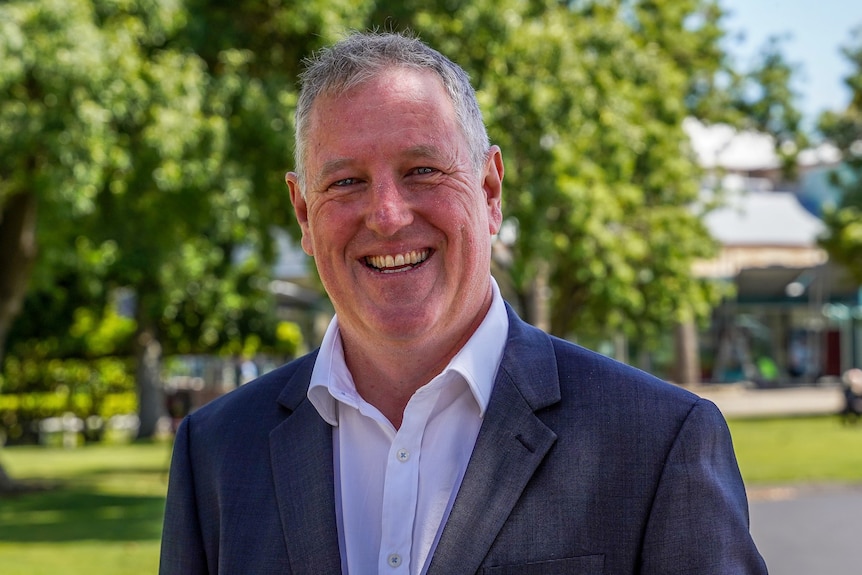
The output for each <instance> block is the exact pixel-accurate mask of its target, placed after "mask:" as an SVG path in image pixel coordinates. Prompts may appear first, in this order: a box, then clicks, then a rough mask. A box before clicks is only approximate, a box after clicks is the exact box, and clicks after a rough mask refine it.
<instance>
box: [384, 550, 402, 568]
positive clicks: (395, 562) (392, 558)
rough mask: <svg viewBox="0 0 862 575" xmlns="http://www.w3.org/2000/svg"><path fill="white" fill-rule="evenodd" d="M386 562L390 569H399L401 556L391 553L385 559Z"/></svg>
mask: <svg viewBox="0 0 862 575" xmlns="http://www.w3.org/2000/svg"><path fill="white" fill-rule="evenodd" d="M386 562H387V563H388V564H389V566H390V567H400V566H401V555H399V554H398V553H392V554H391V555H389V557H387V558H386Z"/></svg>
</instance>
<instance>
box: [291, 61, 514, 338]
mask: <svg viewBox="0 0 862 575" xmlns="http://www.w3.org/2000/svg"><path fill="white" fill-rule="evenodd" d="M308 128H309V129H308V146H307V150H308V153H307V160H306V165H305V170H306V185H307V189H305V190H300V189H299V187H298V183H297V180H296V176H295V174H288V176H287V183H288V186H289V188H290V195H291V200H292V201H293V204H294V208H295V210H296V214H297V218H298V220H299V223H300V226H301V227H302V246H303V249H304V250H305V251H306V252H307V253H308V254H310V255H312V256H314V258H315V261H316V264H317V269H318V272H319V274H320V277H321V280H322V281H323V285H324V287H325V288H326V291H327V293H328V294H329V296H330V298H331V300H332V302H333V305H334V306H335V310H336V312H337V314H338V317H339V322H340V325H341V327H342V331H343V334H344V335H346V336H347V337H349V338H351V339H352V340H353V341H354V342H356V341H361V342H362V343H363V344H383V343H385V342H387V341H389V342H395V341H401V342H417V343H421V342H429V343H430V342H432V341H437V342H440V341H446V339H445V338H451V341H452V343H453V344H455V343H458V342H459V341H460V342H461V343H463V341H465V340H466V337H468V336H469V335H470V333H472V330H473V329H475V327H476V326H477V325H478V322H479V321H481V318H482V317H483V316H484V313H485V311H486V310H487V307H488V305H489V304H490V298H491V295H490V294H491V292H490V283H489V265H490V257H491V236H492V235H493V234H495V233H497V231H498V229H499V226H500V222H501V219H502V214H501V211H500V192H501V181H502V177H503V165H502V160H501V157H500V151H499V149H498V148H496V147H494V148H493V149H492V151H491V153H490V154H489V156H488V160H487V162H486V165H485V167H484V169H482V170H481V172H480V173H477V172H476V170H475V168H474V167H473V165H472V164H471V162H470V154H469V150H468V149H467V143H466V141H465V138H464V136H463V135H462V131H461V129H460V127H459V125H458V122H457V121H456V118H455V112H454V109H453V106H452V104H451V102H450V100H449V98H448V97H447V95H446V92H445V90H444V88H443V85H442V83H441V82H440V80H439V79H438V78H437V76H436V75H434V74H433V73H431V72H427V71H417V70H411V69H406V68H396V69H392V70H389V71H387V72H384V73H382V74H380V75H378V76H376V77H375V78H372V79H371V80H368V81H367V82H365V83H363V84H361V85H360V86H358V87H356V88H354V89H352V90H351V91H349V92H348V93H346V94H344V95H342V96H340V97H337V98H330V97H320V98H318V100H317V101H316V102H315V104H314V107H313V109H312V114H311V118H310V122H309V126H308ZM301 192H305V198H303V197H302V195H301ZM468 331H469V332H470V333H465V332H468Z"/></svg>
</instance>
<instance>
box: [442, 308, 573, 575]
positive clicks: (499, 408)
mask: <svg viewBox="0 0 862 575" xmlns="http://www.w3.org/2000/svg"><path fill="white" fill-rule="evenodd" d="M507 307H508V306H507ZM508 312H509V337H508V340H507V343H506V351H505V353H504V355H503V360H502V362H501V364H500V370H499V372H498V374H497V379H496V381H495V383H494V391H493V393H492V395H491V400H490V403H489V405H488V411H487V413H486V414H485V421H484V422H483V424H482V428H481V430H480V432H479V437H478V438H477V439H476V446H475V448H474V449H473V455H472V456H471V459H470V463H469V465H468V466H467V471H466V473H465V475H464V480H463V482H462V483H461V488H460V489H459V491H458V495H457V496H456V498H455V503H454V504H453V506H452V512H451V514H450V515H449V519H448V521H447V522H446V526H445V527H444V529H443V532H442V534H441V536H440V541H439V543H438V545H437V548H436V550H435V551H434V555H433V557H432V560H431V564H430V566H429V568H428V575H435V574H438V575H458V574H472V573H475V572H476V571H477V570H478V568H479V566H480V565H481V563H482V561H483V560H484V558H485V556H486V555H487V553H488V550H489V549H490V547H491V545H492V544H493V542H494V540H495V538H496V537H497V534H498V533H499V531H500V529H501V528H502V527H503V525H504V523H505V522H506V519H507V518H508V516H509V514H510V513H511V511H512V509H513V507H514V506H515V504H516V503H517V501H518V499H519V498H520V496H521V493H522V492H523V490H524V488H525V486H526V485H527V483H528V482H529V480H530V478H531V477H532V476H533V473H534V472H535V470H536V468H537V467H538V466H539V464H540V463H541V462H542V460H543V459H544V457H545V455H546V454H547V452H548V450H549V449H550V448H551V446H552V445H553V444H554V442H555V441H556V438H557V436H556V434H555V433H554V432H553V431H551V430H550V429H549V428H548V427H547V426H545V424H544V423H543V422H542V421H541V420H540V419H539V418H538V417H536V415H535V413H534V412H535V411H536V410H538V409H541V408H543V407H547V406H548V405H551V404H553V403H556V402H558V401H559V399H560V388H559V380H558V378H557V366H556V359H555V356H554V350H553V347H552V344H551V341H550V339H549V338H548V336H547V335H546V334H544V333H542V332H540V331H538V330H536V329H535V328H533V327H531V326H529V325H527V324H526V323H524V322H523V321H521V320H520V319H519V318H518V317H517V316H516V315H514V313H513V312H512V310H511V309H508Z"/></svg>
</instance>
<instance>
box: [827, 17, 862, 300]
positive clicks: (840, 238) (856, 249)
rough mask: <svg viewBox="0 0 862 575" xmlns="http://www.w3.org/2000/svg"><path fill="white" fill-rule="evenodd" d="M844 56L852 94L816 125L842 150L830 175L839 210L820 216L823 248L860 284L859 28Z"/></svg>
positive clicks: (861, 99)
mask: <svg viewBox="0 0 862 575" xmlns="http://www.w3.org/2000/svg"><path fill="white" fill-rule="evenodd" d="M843 52H844V55H845V56H846V57H847V59H848V60H850V62H851V63H852V66H853V69H852V71H851V73H850V74H849V75H848V76H847V78H845V80H844V82H845V84H846V85H847V87H848V88H850V93H851V94H852V96H851V100H850V103H849V104H848V106H847V109H845V110H843V111H839V112H834V111H831V112H826V113H824V114H823V115H822V116H821V118H820V122H819V127H820V131H821V132H822V133H823V134H824V135H825V136H826V138H827V139H828V140H829V141H831V142H832V143H834V144H835V145H836V146H837V147H838V148H839V149H840V150H841V153H842V156H843V164H844V166H845V167H846V169H845V170H836V171H835V172H833V173H832V174H831V178H832V183H833V184H835V185H836V186H838V187H839V188H840V189H841V190H842V197H841V201H840V203H839V205H838V206H833V207H831V208H827V209H826V210H825V212H824V214H823V219H824V222H825V224H826V230H827V231H826V234H825V236H824V237H823V239H822V245H823V246H824V248H825V249H826V250H827V251H828V252H829V256H830V258H832V259H834V260H835V261H836V262H839V263H841V264H843V265H844V266H846V268H847V269H848V270H849V271H850V273H851V274H852V275H853V277H855V278H856V280H857V281H859V282H860V283H862V258H860V254H862V28H859V29H857V31H856V32H855V34H854V35H853V38H852V40H851V43H850V44H849V45H848V46H846V47H845V48H844V49H843Z"/></svg>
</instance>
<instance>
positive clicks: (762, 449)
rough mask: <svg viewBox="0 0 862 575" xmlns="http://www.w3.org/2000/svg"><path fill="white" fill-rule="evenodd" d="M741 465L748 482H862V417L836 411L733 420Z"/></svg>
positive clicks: (743, 475)
mask: <svg viewBox="0 0 862 575" xmlns="http://www.w3.org/2000/svg"><path fill="white" fill-rule="evenodd" d="M728 424H729V426H730V431H731V434H732V435H733V443H734V447H735V448H736V456H737V459H738V460H739V468H740V470H741V471H742V477H743V479H744V480H745V483H746V484H747V485H749V486H756V485H769V484H784V483H862V421H860V422H859V423H858V424H852V425H844V424H842V423H841V422H840V420H839V419H838V418H837V417H836V416H821V417H798V418H776V419H731V420H730V421H729V422H728Z"/></svg>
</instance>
